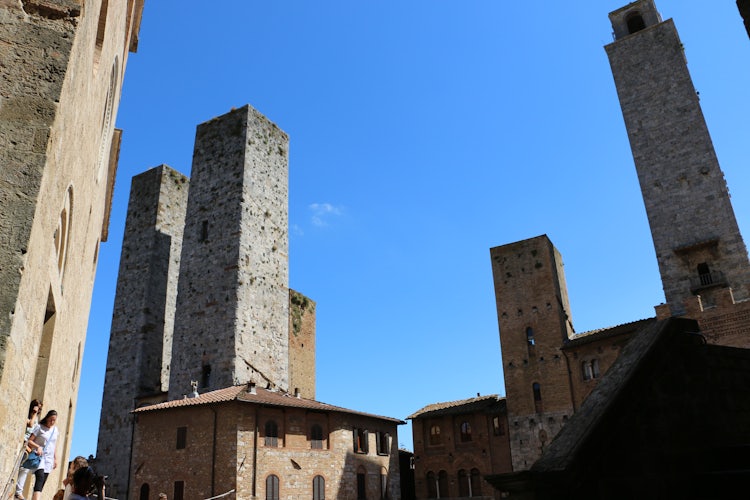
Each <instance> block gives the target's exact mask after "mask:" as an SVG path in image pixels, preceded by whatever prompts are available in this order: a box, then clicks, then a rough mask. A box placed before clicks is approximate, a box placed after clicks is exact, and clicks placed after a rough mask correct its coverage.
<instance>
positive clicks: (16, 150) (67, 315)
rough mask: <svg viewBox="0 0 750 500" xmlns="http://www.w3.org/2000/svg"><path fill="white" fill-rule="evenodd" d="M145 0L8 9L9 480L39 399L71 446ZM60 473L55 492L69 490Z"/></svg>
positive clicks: (2, 293)
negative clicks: (118, 122) (123, 94)
mask: <svg viewBox="0 0 750 500" xmlns="http://www.w3.org/2000/svg"><path fill="white" fill-rule="evenodd" d="M142 10H143V0H91V1H86V2H85V6H84V2H83V1H82V0H65V1H62V0H44V1H40V0H22V1H10V2H0V25H1V26H2V28H0V61H2V64H0V82H2V83H1V84H0V206H1V207H2V208H1V209H0V283H2V287H0V393H2V395H3V397H2V398H0V473H1V474H2V477H3V487H4V488H6V491H7V488H8V487H9V486H11V483H12V481H13V480H14V479H15V474H14V467H15V464H16V462H17V459H18V457H19V451H20V448H21V436H22V434H21V430H22V429H23V428H24V423H25V420H26V418H27V409H28V407H29V403H30V401H31V400H32V399H34V398H36V399H40V400H43V401H44V408H45V410H51V409H55V410H57V411H58V415H59V418H58V421H57V427H58V428H59V429H60V440H59V441H58V443H57V456H58V460H59V461H60V463H61V464H62V463H65V462H66V461H67V459H68V453H69V450H70V438H71V435H72V432H73V420H74V417H75V407H76V401H77V394H78V384H79V377H80V366H81V357H82V356H83V346H84V343H85V337H86V327H87V322H88V315H89V309H90V305H91V295H92V288H93V283H94V274H95V271H96V266H97V258H98V255H99V245H100V243H101V242H104V241H106V240H107V232H108V223H109V210H110V203H111V196H112V189H113V186H114V181H115V172H116V169H117V158H118V154H119V145H120V138H121V131H119V130H115V128H114V123H115V118H116V116H117V109H118V105H119V100H120V97H119V96H120V90H121V88H122V82H123V75H124V71H125V65H126V62H127V58H128V53H129V52H132V51H135V49H136V47H137V45H138V30H139V26H140V19H141V13H142ZM64 469H65V468H64V467H58V468H57V469H56V470H55V471H54V472H53V473H52V475H51V476H50V477H49V479H48V482H49V483H51V484H50V485H49V486H48V488H47V489H48V491H54V490H56V489H57V487H58V486H59V485H61V480H62V477H61V472H60V471H64Z"/></svg>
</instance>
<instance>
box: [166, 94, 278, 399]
mask: <svg viewBox="0 0 750 500" xmlns="http://www.w3.org/2000/svg"><path fill="white" fill-rule="evenodd" d="M195 137H196V138H195V152H194V156H193V168H192V173H191V180H192V187H191V189H190V195H189V196H188V207H187V215H186V223H185V234H184V237H183V245H182V257H181V258H180V281H179V285H178V292H177V310H176V318H175V330H176V332H177V335H176V336H175V338H174V341H173V349H174V352H175V353H179V356H178V355H173V357H172V367H171V373H170V380H169V395H170V399H174V398H177V397H181V396H182V395H183V394H187V393H189V392H190V383H191V381H193V380H195V381H199V387H200V388H201V389H202V390H204V391H205V390H212V389H218V388H221V387H228V386H230V385H235V384H238V383H242V382H247V381H249V380H251V379H253V380H255V381H256V382H257V383H259V384H261V383H262V384H263V385H264V386H265V385H266V384H271V385H272V386H274V387H278V388H281V389H284V390H287V389H288V388H289V366H288V362H287V360H288V358H289V339H288V329H289V325H288V323H289V289H288V287H289V285H288V283H289V263H288V255H289V243H288V234H287V228H288V223H287V219H288V215H287V178H288V162H287V153H288V151H289V138H288V137H287V135H286V134H285V133H284V132H282V131H281V130H280V129H279V128H278V127H276V125H274V124H273V123H271V122H270V121H268V119H266V118H265V117H264V116H262V115H261V114H260V113H258V112H257V111H255V110H254V109H252V108H250V107H249V106H246V107H244V108H241V109H238V110H235V111H232V112H230V113H227V114H226V115H224V116H221V117H219V118H215V119H214V120H211V121H209V122H207V123H204V124H202V125H200V126H198V131H197V133H196V136H195Z"/></svg>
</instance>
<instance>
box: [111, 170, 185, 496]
mask: <svg viewBox="0 0 750 500" xmlns="http://www.w3.org/2000/svg"><path fill="white" fill-rule="evenodd" d="M187 195H188V179H187V177H185V176H184V175H182V174H180V173H179V172H176V171H175V170H172V169H171V168H169V167H168V166H166V165H162V166H159V167H156V168H153V169H151V170H149V171H147V172H144V173H142V174H140V175H138V176H136V177H134V178H133V182H132V184H131V187H130V200H129V202H128V214H127V220H126V224H125V236H124V238H123V243H122V253H121V256H120V270H119V273H118V275H117V293H116V295H115V307H114V312H113V315H112V330H111V333H110V337H109V353H108V355H107V371H106V375H105V380H104V395H103V397H102V408H103V410H104V411H102V416H101V423H100V426H99V442H98V444H97V460H98V462H99V465H98V466H99V467H100V469H101V470H106V471H107V474H108V475H109V477H110V481H109V486H110V489H108V490H107V491H108V492H110V495H111V496H117V495H125V493H126V492H127V491H128V489H127V480H128V472H129V471H128V468H129V466H128V464H129V463H130V446H129V443H130V442H131V439H132V432H133V417H132V415H131V414H130V412H131V411H133V410H134V409H135V408H136V407H137V405H138V402H139V401H143V400H146V401H148V400H149V398H160V397H161V398H163V396H160V395H161V394H163V393H164V392H165V391H166V390H167V384H168V382H169V362H170V354H171V344H172V331H173V326H174V325H173V321H174V308H175V300H176V296H177V276H178V272H179V257H180V248H181V244H182V230H183V227H184V224H185V207H186V206H187Z"/></svg>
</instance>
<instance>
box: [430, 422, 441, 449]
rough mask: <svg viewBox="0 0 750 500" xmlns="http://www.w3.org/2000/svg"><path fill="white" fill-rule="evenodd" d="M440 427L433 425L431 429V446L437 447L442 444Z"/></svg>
mask: <svg viewBox="0 0 750 500" xmlns="http://www.w3.org/2000/svg"><path fill="white" fill-rule="evenodd" d="M440 439H441V438H440V426H439V425H433V426H431V427H430V444H431V445H437V444H440Z"/></svg>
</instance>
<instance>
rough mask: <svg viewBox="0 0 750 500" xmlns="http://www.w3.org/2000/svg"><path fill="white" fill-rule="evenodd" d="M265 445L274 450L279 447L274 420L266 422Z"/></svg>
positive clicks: (276, 426)
mask: <svg viewBox="0 0 750 500" xmlns="http://www.w3.org/2000/svg"><path fill="white" fill-rule="evenodd" d="M265 438H266V439H265V445H266V446H270V447H272V448H276V447H277V446H278V445H279V426H278V425H276V422H275V421H274V420H269V421H267V422H266V432H265Z"/></svg>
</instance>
